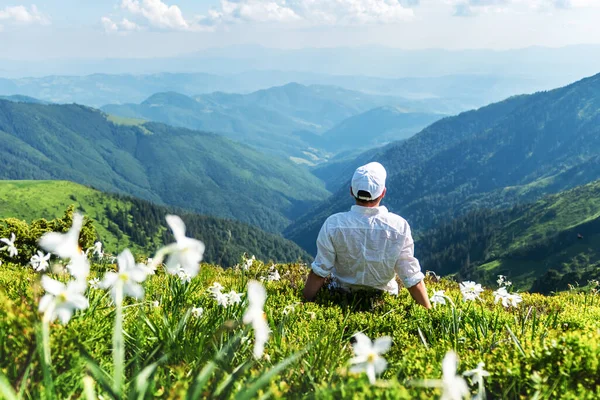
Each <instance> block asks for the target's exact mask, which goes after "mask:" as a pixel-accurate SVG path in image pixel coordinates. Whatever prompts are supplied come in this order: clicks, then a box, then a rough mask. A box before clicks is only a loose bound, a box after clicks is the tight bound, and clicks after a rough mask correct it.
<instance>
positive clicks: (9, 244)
mask: <svg viewBox="0 0 600 400" xmlns="http://www.w3.org/2000/svg"><path fill="white" fill-rule="evenodd" d="M16 239H17V238H16V236H15V234H14V233H11V234H10V239H7V238H2V239H0V242H2V243H4V244H5V245H6V246H4V247H2V248H0V251H4V250H6V251H8V255H9V256H10V257H15V256H16V255H18V254H19V250H18V249H17V248H16V247H15V240H16Z"/></svg>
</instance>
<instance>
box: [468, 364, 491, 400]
mask: <svg viewBox="0 0 600 400" xmlns="http://www.w3.org/2000/svg"><path fill="white" fill-rule="evenodd" d="M483 367H485V364H484V363H483V362H480V363H479V364H477V368H475V369H472V370H470V371H465V372H463V376H466V377H468V378H469V380H470V381H471V385H477V399H478V400H484V399H485V385H484V382H483V381H484V378H485V377H487V376H490V373H489V372H487V371H486V370H484V369H483Z"/></svg>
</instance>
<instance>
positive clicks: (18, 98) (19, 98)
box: [0, 94, 48, 104]
mask: <svg viewBox="0 0 600 400" xmlns="http://www.w3.org/2000/svg"><path fill="white" fill-rule="evenodd" d="M0 100H8V101H13V102H17V103H32V104H48V102H46V101H43V100H38V99H36V98H33V97H29V96H22V95H19V94H15V95H12V96H2V95H0Z"/></svg>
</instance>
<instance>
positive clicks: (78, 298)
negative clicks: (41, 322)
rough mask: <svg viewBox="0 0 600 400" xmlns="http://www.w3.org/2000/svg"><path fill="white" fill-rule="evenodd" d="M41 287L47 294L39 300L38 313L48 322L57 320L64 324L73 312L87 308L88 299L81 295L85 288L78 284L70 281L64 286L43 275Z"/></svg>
mask: <svg viewBox="0 0 600 400" xmlns="http://www.w3.org/2000/svg"><path fill="white" fill-rule="evenodd" d="M42 287H43V288H44V290H45V291H46V292H47V293H46V294H45V295H44V296H43V297H42V299H41V300H40V304H39V311H40V312H41V313H43V314H44V318H46V319H47V320H48V321H54V320H55V319H56V318H58V319H60V322H62V323H63V324H66V323H68V322H69V320H70V319H71V317H72V316H73V312H74V311H75V310H84V309H86V308H87V307H88V306H89V302H88V299H86V298H85V296H84V295H83V292H84V290H85V287H82V285H80V284H79V282H76V281H71V282H69V283H68V284H67V285H65V284H64V283H62V282H59V281H57V280H54V279H52V278H50V277H48V276H47V275H44V276H42ZM47 313H48V315H46V314H47Z"/></svg>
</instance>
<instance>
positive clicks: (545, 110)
mask: <svg viewBox="0 0 600 400" xmlns="http://www.w3.org/2000/svg"><path fill="white" fill-rule="evenodd" d="M371 160H373V161H379V162H381V163H382V164H383V165H384V166H385V167H386V169H387V171H388V180H387V188H388V191H387V196H386V198H385V200H384V204H385V205H386V206H387V207H388V208H389V209H390V210H392V211H393V212H396V213H399V214H401V215H402V216H404V217H405V218H407V220H408V221H409V222H410V223H411V225H412V226H413V230H414V231H415V232H423V231H424V230H426V229H428V228H431V227H433V226H435V225H436V224H437V223H439V222H441V221H447V220H449V219H452V218H455V217H457V216H460V215H464V214H465V213H467V212H469V211H471V210H474V209H477V208H482V207H488V208H494V207H507V206H511V205H514V204H517V203H522V202H530V201H535V200H536V199H539V198H540V197H541V196H543V195H545V194H550V193H558V192H560V191H563V190H566V189H569V188H572V187H575V186H578V185H583V184H586V183H589V182H591V181H594V180H596V179H599V178H600V75H596V76H593V77H591V78H587V79H584V80H581V81H579V82H577V83H574V84H572V85H569V86H567V87H564V88H560V89H556V90H552V91H549V92H540V93H536V94H534V95H529V96H518V97H513V98H510V99H507V100H505V101H503V102H500V103H496V104H492V105H489V106H487V107H483V108H481V109H478V110H474V111H469V112H466V113H462V114H460V115H458V116H456V117H451V118H444V119H442V120H441V121H438V122H436V123H434V124H432V125H430V126H429V127H427V128H425V129H424V130H423V131H421V132H420V133H418V134H417V135H415V136H413V137H411V138H410V139H408V140H405V141H402V142H400V143H395V144H392V145H389V146H386V147H385V148H383V149H382V150H381V151H379V152H378V153H377V154H374V155H373V156H372V157H370V159H369V160H367V161H371ZM350 178H351V175H350V174H348V176H347V177H346V178H345V184H342V186H343V187H342V188H341V189H339V191H338V192H337V193H336V194H335V195H334V196H332V197H331V198H330V199H328V200H326V201H324V202H323V203H322V204H321V205H319V206H318V207H315V208H313V210H312V211H311V212H310V213H308V214H307V215H305V216H303V217H301V218H300V219H298V220H297V221H295V222H294V224H293V225H292V226H290V227H289V228H288V229H287V231H286V236H287V237H288V238H290V239H292V240H294V241H295V242H296V243H298V244H300V245H301V246H302V247H303V248H305V249H307V250H308V251H309V253H314V251H315V244H314V242H315V238H316V236H317V233H318V231H319V229H320V227H321V225H322V223H323V221H324V220H325V218H327V216H329V215H331V214H332V213H335V212H339V211H342V210H346V209H348V208H349V207H350V205H351V204H352V198H351V197H350V195H349V194H348V189H347V188H348V187H349V181H350Z"/></svg>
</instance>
